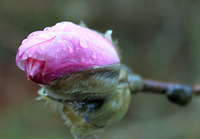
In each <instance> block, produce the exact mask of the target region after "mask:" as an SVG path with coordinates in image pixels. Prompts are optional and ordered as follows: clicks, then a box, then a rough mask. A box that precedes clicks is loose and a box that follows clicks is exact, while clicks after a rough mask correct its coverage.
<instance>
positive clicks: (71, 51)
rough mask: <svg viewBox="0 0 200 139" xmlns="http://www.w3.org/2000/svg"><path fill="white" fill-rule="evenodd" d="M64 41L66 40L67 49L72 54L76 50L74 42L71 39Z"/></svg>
mask: <svg viewBox="0 0 200 139" xmlns="http://www.w3.org/2000/svg"><path fill="white" fill-rule="evenodd" d="M64 42H65V45H66V46H67V49H68V50H69V53H71V54H72V53H73V52H74V50H73V44H72V43H70V42H69V41H66V40H64Z"/></svg>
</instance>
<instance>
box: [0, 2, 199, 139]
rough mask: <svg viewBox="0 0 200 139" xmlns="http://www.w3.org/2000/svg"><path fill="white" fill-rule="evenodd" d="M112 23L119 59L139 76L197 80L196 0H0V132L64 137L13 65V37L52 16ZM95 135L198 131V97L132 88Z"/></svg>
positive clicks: (149, 138)
mask: <svg viewBox="0 0 200 139" xmlns="http://www.w3.org/2000/svg"><path fill="white" fill-rule="evenodd" d="M80 20H83V21H84V22H85V23H86V24H87V26H88V27H90V28H92V29H95V30H98V31H100V32H105V31H106V30H108V29H112V30H113V38H114V39H116V40H118V44H119V46H120V50H121V53H122V55H123V59H122V62H123V63H125V64H126V65H128V66H129V67H131V69H133V71H134V72H136V73H138V74H140V75H142V76H143V77H146V78H153V79H158V80H164V81H173V82H180V83H183V84H194V83H200V61H199V59H200V1H199V0H1V1H0V138H2V139H27V138H28V139H45V138H48V139H66V138H67V139H72V136H71V135H70V132H69V129H68V128H67V126H65V125H63V120H62V119H61V118H60V116H59V115H58V114H57V113H53V112H51V110H50V109H49V107H43V105H44V102H39V101H35V98H36V97H37V93H36V92H37V90H38V89H39V86H38V85H36V84H34V83H32V82H31V81H27V79H26V77H25V74H24V72H22V71H20V70H19V69H18V68H17V67H16V65H15V55H16V52H17V49H18V47H19V45H20V44H21V41H22V40H23V39H25V38H26V36H27V35H28V34H29V33H31V32H33V31H35V30H42V29H43V28H44V27H46V26H52V25H54V24H55V23H57V22H60V21H72V22H74V23H77V24H79V23H80ZM101 138H102V139H133V138H135V139H180V138H181V139H199V138H200V97H199V98H198V97H196V98H194V100H193V101H192V103H191V104H190V105H189V106H187V107H179V106H176V105H174V104H171V103H170V102H169V101H168V100H167V99H166V97H165V96H161V95H153V94H144V93H139V94H136V95H133V96H132V102H131V106H130V109H129V111H128V113H127V114H126V116H125V117H124V118H123V119H122V120H121V121H120V122H118V123H116V124H114V125H113V126H110V127H108V128H107V130H106V131H105V132H104V133H103V134H102V136H101Z"/></svg>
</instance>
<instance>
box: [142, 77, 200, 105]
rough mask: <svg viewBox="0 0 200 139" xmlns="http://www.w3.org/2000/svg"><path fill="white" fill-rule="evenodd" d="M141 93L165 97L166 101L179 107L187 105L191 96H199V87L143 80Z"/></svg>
mask: <svg viewBox="0 0 200 139" xmlns="http://www.w3.org/2000/svg"><path fill="white" fill-rule="evenodd" d="M143 83H144V84H143V88H142V91H143V92H147V91H150V92H151V93H156V94H163V95H167V97H168V99H169V100H170V101H171V102H173V103H176V104H178V105H181V106H185V105H187V104H188V103H189V102H190V101H191V99H192V97H193V95H200V85H194V86H189V85H182V84H179V83H169V82H161V81H155V80H149V79H144V80H143Z"/></svg>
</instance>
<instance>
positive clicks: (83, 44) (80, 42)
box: [79, 39, 88, 48]
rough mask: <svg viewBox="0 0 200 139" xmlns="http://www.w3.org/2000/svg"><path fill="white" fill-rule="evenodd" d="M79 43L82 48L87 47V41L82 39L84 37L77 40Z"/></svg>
mask: <svg viewBox="0 0 200 139" xmlns="http://www.w3.org/2000/svg"><path fill="white" fill-rule="evenodd" d="M79 44H80V46H81V47H82V48H88V43H87V41H86V40H84V39H80V40H79Z"/></svg>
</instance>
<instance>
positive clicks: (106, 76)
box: [16, 22, 142, 138]
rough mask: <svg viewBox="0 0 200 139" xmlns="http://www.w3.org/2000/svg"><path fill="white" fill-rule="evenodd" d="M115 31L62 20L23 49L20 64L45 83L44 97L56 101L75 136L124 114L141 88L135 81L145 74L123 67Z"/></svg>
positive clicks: (86, 135)
mask: <svg viewBox="0 0 200 139" xmlns="http://www.w3.org/2000/svg"><path fill="white" fill-rule="evenodd" d="M111 34H112V31H111V30H109V31H107V33H106V34H105V35H103V34H100V33H98V32H96V31H93V30H90V29H88V28H86V27H82V26H79V25H75V24H73V23H71V22H61V23H58V24H56V25H55V26H53V27H48V28H45V29H44V30H43V31H36V32H33V33H31V34H30V35H29V36H28V37H27V39H25V40H24V41H23V42H22V44H21V46H20V47H19V50H18V53H17V56H16V63H17V66H18V67H19V68H20V69H22V70H25V72H26V75H27V77H28V79H30V80H32V81H34V82H35V83H38V84H40V85H41V86H42V88H41V90H40V91H39V92H38V93H39V95H40V97H39V99H45V100H47V101H50V102H52V103H53V104H55V103H56V106H58V107H59V108H58V107H56V109H60V110H61V113H62V114H63V118H64V119H65V120H66V121H67V123H68V124H69V125H70V126H71V132H72V133H73V134H74V137H75V138H95V137H97V135H98V134H99V133H100V132H101V131H102V129H103V128H104V127H105V126H107V125H110V124H112V123H114V122H116V121H118V120H119V119H120V118H122V117H123V115H124V114H125V113H126V111H127V110H128V107H129V104H130V94H131V93H130V92H131V91H134V88H136V89H138V88H139V87H140V86H142V85H140V84H138V82H136V83H137V84H136V86H137V87H134V85H133V84H131V82H133V83H134V80H138V79H140V78H138V77H137V78H133V76H134V75H133V74H132V73H131V72H128V70H127V68H125V67H124V66H122V67H121V65H120V59H119V56H118V53H117V50H116V48H115V47H114V45H113V42H112V37H111ZM129 76H130V78H129ZM134 77H135V76H134ZM140 81H141V80H140ZM140 83H142V82H140Z"/></svg>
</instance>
